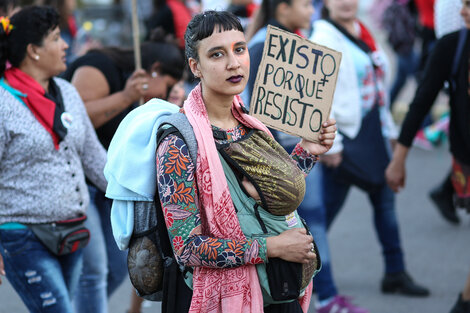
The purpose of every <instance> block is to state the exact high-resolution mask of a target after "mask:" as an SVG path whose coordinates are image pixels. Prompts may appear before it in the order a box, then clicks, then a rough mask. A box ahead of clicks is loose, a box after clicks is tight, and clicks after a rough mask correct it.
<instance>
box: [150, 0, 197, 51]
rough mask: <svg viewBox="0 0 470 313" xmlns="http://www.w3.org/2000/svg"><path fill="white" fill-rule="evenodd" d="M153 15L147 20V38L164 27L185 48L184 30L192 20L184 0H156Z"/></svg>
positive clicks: (182, 48) (181, 47)
mask: <svg viewBox="0 0 470 313" xmlns="http://www.w3.org/2000/svg"><path fill="white" fill-rule="evenodd" d="M153 6H154V7H153V10H154V12H153V13H152V15H151V16H150V17H149V18H148V19H147V20H146V22H145V26H146V27H147V39H150V38H151V36H152V31H153V30H154V29H156V28H159V27H160V28H162V29H163V30H164V31H165V33H166V34H169V35H172V36H174V37H175V39H176V40H177V42H178V46H179V47H180V49H181V50H182V51H183V50H184V32H185V30H186V26H188V23H189V21H190V20H191V12H190V11H189V9H188V8H187V7H186V3H185V1H184V0H154V1H153Z"/></svg>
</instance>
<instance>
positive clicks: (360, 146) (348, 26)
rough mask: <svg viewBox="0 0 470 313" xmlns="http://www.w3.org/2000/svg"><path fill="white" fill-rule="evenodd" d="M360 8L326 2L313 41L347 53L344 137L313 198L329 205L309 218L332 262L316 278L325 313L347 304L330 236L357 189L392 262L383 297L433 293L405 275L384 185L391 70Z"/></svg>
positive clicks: (339, 101)
mask: <svg viewBox="0 0 470 313" xmlns="http://www.w3.org/2000/svg"><path fill="white" fill-rule="evenodd" d="M357 8H358V1H357V0H352V1H351V0H348V1H346V0H327V1H325V8H324V12H323V13H324V14H323V18H324V19H322V20H319V21H317V22H315V23H314V27H313V29H314V32H313V34H312V37H311V40H312V41H314V42H316V43H318V44H322V45H325V46H328V47H330V48H332V49H334V50H337V51H340V52H342V61H341V66H340V71H339V76H338V81H337V85H336V91H335V95H334V100H333V105H332V116H334V117H335V118H336V119H337V120H338V130H339V134H338V136H337V137H336V138H335V143H334V145H333V147H332V149H331V150H330V151H329V152H328V154H327V155H324V156H322V158H321V164H320V166H319V167H318V168H317V169H320V170H321V176H322V180H321V183H320V184H319V185H318V186H316V187H317V190H318V192H313V193H314V194H315V195H319V196H320V199H319V200H321V201H317V202H319V203H317V204H316V205H315V206H312V207H310V208H308V209H306V210H303V211H302V213H304V214H305V215H304V216H305V217H306V219H307V220H308V221H309V222H310V226H311V227H312V231H313V233H314V235H315V236H316V237H315V238H316V239H317V238H320V240H321V239H322V238H323V239H325V240H324V241H321V242H320V243H319V249H320V253H321V254H322V255H326V260H327V262H324V264H323V270H322V271H321V272H320V273H319V275H318V276H317V277H316V278H315V288H316V291H317V292H318V296H319V299H320V305H321V307H320V309H319V311H318V312H329V308H331V307H332V306H334V305H335V304H337V303H341V301H342V300H341V299H342V297H341V296H338V294H337V290H336V286H335V284H334V282H333V277H332V274H331V270H330V264H329V259H330V258H329V256H328V255H327V254H328V246H327V241H326V231H327V230H328V228H329V226H330V225H331V223H332V222H333V220H334V218H335V217H336V215H337V214H338V213H339V211H340V209H341V207H342V206H343V204H344V201H345V199H346V196H347V194H348V191H349V190H350V187H351V186H352V185H355V186H357V187H359V188H361V189H362V190H364V191H365V192H366V193H367V195H368V197H369V199H370V202H371V204H372V206H373V209H374V224H375V229H376V232H377V236H378V239H379V241H380V244H381V246H382V249H383V255H384V259H385V260H384V261H385V276H384V278H383V280H382V285H381V288H382V292H384V293H393V292H399V293H401V294H404V295H408V296H427V295H428V294H429V291H428V290H427V289H426V288H424V287H422V286H420V285H418V284H416V283H415V282H413V280H412V279H411V277H410V276H409V275H408V274H407V272H406V270H405V263H404V256H403V252H402V247H401V243H400V237H399V227H398V222H397V218H396V214H395V197H394V194H393V192H392V190H391V189H390V188H389V187H388V186H387V185H386V183H385V178H384V171H385V168H386V166H387V164H388V161H389V153H390V141H391V140H393V139H395V138H396V136H397V132H396V129H395V126H394V124H393V121H392V117H391V114H390V111H389V107H388V106H389V103H388V98H387V95H388V92H387V90H386V88H385V76H386V70H387V66H386V65H387V64H386V59H385V56H384V54H383V52H382V51H381V50H380V49H379V48H378V46H377V44H376V43H375V41H374V38H373V37H372V36H371V34H370V33H369V31H368V30H367V28H366V27H365V26H364V25H363V24H362V23H361V22H360V21H359V20H358V19H357V16H356V14H357ZM357 169H358V170H357ZM310 192H312V190H310ZM322 244H323V245H322ZM353 312H366V310H364V309H362V310H356V311H353Z"/></svg>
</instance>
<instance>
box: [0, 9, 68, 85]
mask: <svg viewBox="0 0 470 313" xmlns="http://www.w3.org/2000/svg"><path fill="white" fill-rule="evenodd" d="M10 22H11V25H13V29H12V30H11V31H10V33H9V34H8V35H7V34H6V33H5V31H4V30H3V27H0V76H3V73H4V71H5V66H6V61H9V62H10V64H11V65H12V66H14V67H18V66H19V65H20V64H21V62H22V61H23V59H24V58H25V56H26V47H27V46H28V45H29V44H33V45H36V46H41V45H42V44H43V41H44V38H46V37H47V35H48V34H49V33H50V32H51V31H53V30H54V29H55V28H56V27H57V26H58V25H59V14H58V13H57V11H56V10H55V9H54V8H52V7H49V6H28V7H25V8H23V9H21V10H20V11H19V12H17V13H16V14H14V15H13V16H12V17H11V18H10Z"/></svg>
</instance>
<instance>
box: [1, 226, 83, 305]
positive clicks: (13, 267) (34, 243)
mask: <svg viewBox="0 0 470 313" xmlns="http://www.w3.org/2000/svg"><path fill="white" fill-rule="evenodd" d="M0 253H1V254H2V256H3V262H4V264H5V271H6V276H7V278H8V281H9V282H10V283H11V285H12V286H13V288H14V289H15V291H16V292H17V293H18V295H19V296H20V297H21V299H22V300H23V303H24V304H25V305H26V307H27V308H28V310H29V311H30V312H33V313H36V312H43V313H73V307H72V302H71V299H72V295H73V294H74V291H75V289H76V286H77V284H78V279H79V276H80V268H81V261H82V250H78V251H76V252H74V253H71V254H67V255H64V256H55V255H53V254H51V253H50V252H49V251H48V250H47V248H46V247H45V246H44V245H43V244H42V243H41V242H40V241H39V240H38V239H37V238H36V236H35V235H34V234H33V232H32V231H31V230H30V229H29V228H28V229H12V230H0Z"/></svg>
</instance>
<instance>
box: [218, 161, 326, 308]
mask: <svg viewBox="0 0 470 313" xmlns="http://www.w3.org/2000/svg"><path fill="white" fill-rule="evenodd" d="M219 157H220V160H221V162H222V166H223V169H224V173H225V177H226V179H227V183H228V186H229V189H230V195H231V197H232V201H233V203H234V205H235V208H236V210H237V216H238V220H239V222H240V226H241V228H242V231H243V233H244V234H245V236H246V237H247V238H253V239H256V238H260V237H271V236H276V235H279V234H280V233H282V232H283V231H285V230H288V229H292V228H302V227H305V228H306V229H307V232H308V233H310V232H309V230H308V227H307V226H306V224H305V222H304V221H303V219H302V218H301V217H300V216H299V215H298V214H297V210H295V211H294V212H292V213H291V214H289V215H286V216H279V215H273V214H271V213H269V212H267V211H266V210H264V209H263V208H262V207H261V206H259V205H258V204H257V203H256V201H255V200H254V199H253V198H251V197H249V196H247V195H246V194H245V193H244V192H243V191H242V189H241V187H240V185H239V182H238V180H237V178H236V176H235V174H234V172H233V171H232V169H231V168H230V166H229V165H228V163H227V162H226V161H225V159H224V158H223V157H222V156H221V155H220V154H219ZM314 249H315V253H316V255H317V259H316V260H313V261H312V262H310V263H308V264H300V263H294V262H288V261H284V260H281V259H278V258H274V259H269V260H268V262H267V263H263V264H257V265H256V270H257V272H258V278H259V282H260V285H261V291H262V293H263V302H264V305H269V304H276V303H284V302H291V301H294V300H295V299H297V298H299V297H300V296H301V295H302V294H303V292H304V290H305V288H306V287H307V286H308V284H309V283H310V281H311V280H312V278H313V277H314V276H315V275H316V274H317V273H318V271H320V268H321V261H320V255H319V253H318V250H317V247H316V244H315V243H314Z"/></svg>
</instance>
